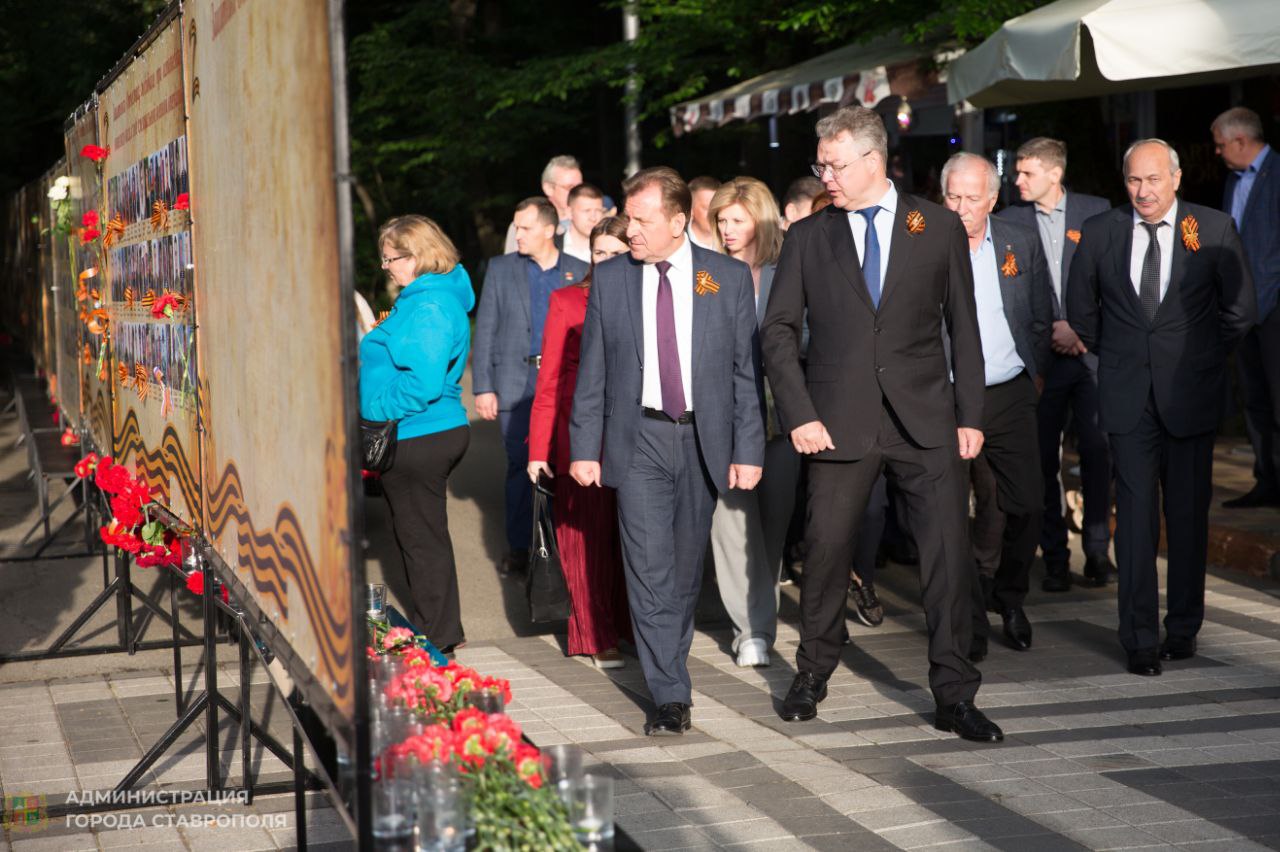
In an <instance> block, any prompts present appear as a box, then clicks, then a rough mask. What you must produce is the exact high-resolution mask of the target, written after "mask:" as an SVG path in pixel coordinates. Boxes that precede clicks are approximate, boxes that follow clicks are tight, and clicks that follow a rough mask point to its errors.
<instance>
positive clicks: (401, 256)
mask: <svg viewBox="0 0 1280 852" xmlns="http://www.w3.org/2000/svg"><path fill="white" fill-rule="evenodd" d="M409 257H413V255H411V254H398V255H396V256H395V257H384V258H383V259H382V268H383V269H386V268H387V267H388V266H390V265H391V264H393V263H395V262H396V261H397V260H404V259H405V258H409Z"/></svg>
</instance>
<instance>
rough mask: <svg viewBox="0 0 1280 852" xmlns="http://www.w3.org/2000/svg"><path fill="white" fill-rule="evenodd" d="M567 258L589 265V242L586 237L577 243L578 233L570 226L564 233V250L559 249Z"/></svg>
mask: <svg viewBox="0 0 1280 852" xmlns="http://www.w3.org/2000/svg"><path fill="white" fill-rule="evenodd" d="M561 251H563V252H564V253H565V254H567V255H569V257H576V258H577V259H578V260H580V261H582V262H583V263H587V264H589V263H591V240H590V238H588V237H582V242H578V232H577V231H575V230H574V229H573V227H572V226H570V227H569V230H567V231H565V232H564V248H563V249H561Z"/></svg>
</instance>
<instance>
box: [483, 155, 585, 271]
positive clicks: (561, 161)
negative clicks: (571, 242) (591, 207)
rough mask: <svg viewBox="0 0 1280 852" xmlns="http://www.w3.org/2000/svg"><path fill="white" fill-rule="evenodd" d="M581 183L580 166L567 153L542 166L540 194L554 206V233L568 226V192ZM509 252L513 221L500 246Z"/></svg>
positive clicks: (513, 242)
mask: <svg viewBox="0 0 1280 852" xmlns="http://www.w3.org/2000/svg"><path fill="white" fill-rule="evenodd" d="M580 183H582V167H581V166H580V165H578V160H577V158H575V157H572V156H570V155H568V154H558V155H557V156H554V157H552V158H551V159H550V160H548V161H547V164H546V165H545V166H543V168H542V194H543V195H545V196H546V197H547V200H548V201H550V202H551V205H552V206H553V207H555V208H556V217H557V218H558V219H559V224H558V225H557V226H556V235H557V236H558V235H560V234H563V233H564V232H565V231H566V230H567V229H568V228H569V193H570V192H572V191H573V188H574V187H575V186H577V185H578V184H580ZM502 250H503V252H504V253H506V254H510V253H511V252H513V251H515V250H516V225H515V222H514V221H513V222H512V223H511V225H510V226H509V227H508V228H507V240H506V243H505V244H504V245H503V248H502Z"/></svg>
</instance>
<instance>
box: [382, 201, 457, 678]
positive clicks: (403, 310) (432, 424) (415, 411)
mask: <svg viewBox="0 0 1280 852" xmlns="http://www.w3.org/2000/svg"><path fill="white" fill-rule="evenodd" d="M378 248H379V250H380V251H381V252H382V268H383V269H385V270H386V271H387V275H388V277H389V278H390V279H391V281H390V284H391V285H392V286H394V287H396V289H398V290H399V293H400V295H399V296H398V297H397V299H396V303H395V306H394V307H392V309H391V313H390V315H388V316H387V318H386V319H385V320H383V321H382V322H381V323H379V324H378V325H377V326H376V327H375V328H374V329H373V330H372V331H370V332H369V333H368V334H366V335H365V336H364V339H363V340H361V341H360V416H361V417H363V418H365V419H366V420H376V421H386V420H394V421H396V430H397V442H396V453H395V461H394V463H393V464H392V466H391V469H390V470H387V471H385V472H384V473H383V474H382V488H383V492H384V493H385V494H386V497H387V504H388V505H389V506H390V508H391V525H392V529H393V530H394V531H395V536H396V544H397V545H398V546H399V549H400V556H401V563H402V564H401V566H399V567H400V568H401V570H403V571H404V577H405V580H406V582H407V584H408V586H409V590H410V594H411V595H412V596H413V604H412V606H413V612H412V613H411V617H412V619H413V622H414V625H415V626H416V627H418V629H420V630H422V631H423V632H424V633H425V634H426V635H427V638H429V639H430V640H431V641H432V642H433V643H435V644H436V646H437V647H439V648H440V649H441V650H442V651H445V652H446V653H448V652H450V651H452V650H453V648H454V647H455V646H457V645H461V644H462V643H463V641H464V638H465V634H464V633H463V630H462V612H461V605H460V603H459V600H458V571H457V566H456V565H455V564H454V560H453V542H452V540H451V539H450V538H449V518H448V515H447V513H446V509H445V495H446V493H447V486H448V481H449V474H450V473H452V472H453V469H454V468H455V467H457V465H458V462H459V461H461V459H462V456H463V454H465V453H466V451H467V446H468V444H469V443H470V441H471V430H470V427H468V425H467V412H466V410H465V409H464V408H463V407H462V384H461V382H462V371H463V369H464V368H465V367H466V364H467V353H468V352H470V350H471V324H470V321H469V320H468V319H467V314H468V313H469V312H470V311H471V309H472V308H473V307H475V303H476V298H475V293H474V291H473V290H472V288H471V279H470V278H469V277H468V276H467V271H466V270H465V269H463V268H462V264H461V263H459V256H458V250H457V249H456V248H455V247H454V245H453V242H452V241H451V240H450V239H449V238H448V237H447V236H445V234H444V232H443V231H441V230H440V226H438V225H437V224H436V223H435V222H433V221H431V220H430V219H428V218H426V217H425V216H399V217H396V218H395V219H392V220H390V221H389V222H387V223H386V224H385V225H383V226H382V229H381V230H380V231H379V232H378Z"/></svg>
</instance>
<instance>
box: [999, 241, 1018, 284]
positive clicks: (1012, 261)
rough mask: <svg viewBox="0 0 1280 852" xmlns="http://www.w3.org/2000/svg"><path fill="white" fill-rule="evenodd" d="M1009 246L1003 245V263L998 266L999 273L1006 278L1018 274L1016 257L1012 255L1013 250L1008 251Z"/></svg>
mask: <svg viewBox="0 0 1280 852" xmlns="http://www.w3.org/2000/svg"><path fill="white" fill-rule="evenodd" d="M1009 248H1010V247H1009V246H1005V249H1006V251H1005V253H1004V263H1003V264H1001V266H1000V273H1001V274H1002V275H1004V276H1005V277H1006V278H1012V277H1013V276H1015V275H1017V274H1018V258H1016V257H1014V254H1013V252H1011V251H1008V249H1009Z"/></svg>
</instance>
